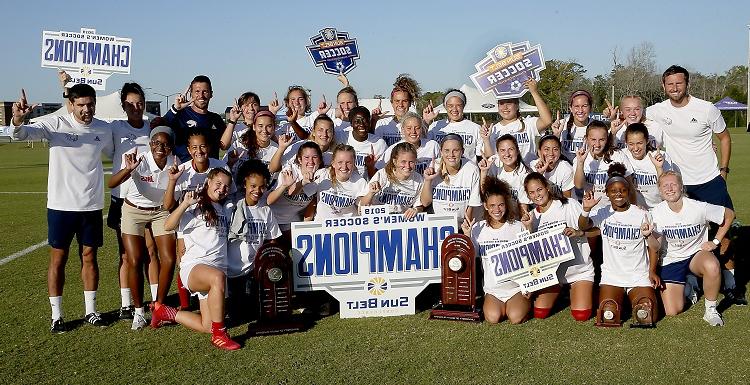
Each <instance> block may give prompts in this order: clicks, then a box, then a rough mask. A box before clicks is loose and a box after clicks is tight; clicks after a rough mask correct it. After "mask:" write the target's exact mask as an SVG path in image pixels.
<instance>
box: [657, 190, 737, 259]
mask: <svg viewBox="0 0 750 385" xmlns="http://www.w3.org/2000/svg"><path fill="white" fill-rule="evenodd" d="M651 216H652V218H653V219H652V220H653V223H654V231H655V232H656V234H657V236H663V237H664V238H662V239H664V240H666V251H665V252H664V253H663V257H662V265H667V264H670V263H674V262H679V261H683V260H685V259H688V258H690V257H691V256H693V254H695V253H697V252H698V251H700V249H701V245H702V244H703V243H704V242H707V241H708V222H713V223H716V224H721V223H722V222H724V207H722V206H717V205H714V204H711V203H706V202H701V201H697V200H694V199H690V198H688V197H682V209H681V210H680V211H679V212H674V211H672V209H670V208H669V205H668V203H667V202H666V201H664V202H661V203H659V204H658V205H656V207H654V208H653V209H651ZM662 243H665V242H664V241H662Z"/></svg>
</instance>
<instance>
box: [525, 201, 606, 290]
mask: <svg viewBox="0 0 750 385" xmlns="http://www.w3.org/2000/svg"><path fill="white" fill-rule="evenodd" d="M582 212H583V207H581V204H580V203H578V201H576V200H575V199H568V203H566V204H562V202H560V201H559V200H554V201H552V203H551V205H550V207H549V208H548V209H547V211H545V212H543V213H542V212H540V211H539V210H537V209H534V210H531V212H530V214H531V220H532V222H531V223H532V225H531V228H532V229H534V231H539V230H545V229H548V228H551V227H555V226H556V225H558V224H564V225H565V226H566V227H571V228H574V229H576V230H578V229H579V228H578V217H579V216H580V215H581V213H582ZM570 244H571V245H572V246H573V254H574V255H575V259H572V260H570V261H567V262H563V263H561V264H560V267H559V268H558V269H557V277H558V280H560V283H573V282H574V281H571V280H570V278H573V277H575V276H577V275H580V274H582V273H590V276H591V278H592V279H593V276H594V262H593V261H592V260H591V247H590V246H589V242H588V240H587V239H586V236H585V235H584V236H581V237H570Z"/></svg>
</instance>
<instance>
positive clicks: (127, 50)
mask: <svg viewBox="0 0 750 385" xmlns="http://www.w3.org/2000/svg"><path fill="white" fill-rule="evenodd" d="M131 48H132V41H131V40H130V39H129V38H126V37H117V36H109V35H99V34H97V33H96V30H95V29H91V28H81V31H80V32H67V31H43V32H42V67H44V68H57V69H61V70H64V71H66V72H67V73H68V75H70V76H71V78H72V80H71V81H70V83H68V84H67V85H66V86H68V87H70V86H72V85H74V84H88V85H90V86H92V87H94V89H97V90H104V89H105V87H106V83H107V78H109V76H110V75H112V74H113V73H118V74H129V73H130V65H131V52H132V50H131Z"/></svg>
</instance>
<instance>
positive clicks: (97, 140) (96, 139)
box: [94, 135, 102, 142]
mask: <svg viewBox="0 0 750 385" xmlns="http://www.w3.org/2000/svg"><path fill="white" fill-rule="evenodd" d="M94 141H95V142H101V141H102V140H101V139H99V136H98V135H97V136H96V137H94Z"/></svg>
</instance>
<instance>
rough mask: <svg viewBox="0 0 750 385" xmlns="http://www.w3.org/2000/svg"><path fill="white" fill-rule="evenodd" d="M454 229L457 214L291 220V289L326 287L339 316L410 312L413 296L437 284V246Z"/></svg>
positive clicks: (438, 260) (373, 315)
mask: <svg viewBox="0 0 750 385" xmlns="http://www.w3.org/2000/svg"><path fill="white" fill-rule="evenodd" d="M373 211H376V212H377V211H378V210H373ZM380 211H385V210H380ZM454 233H456V218H455V216H453V215H448V216H446V215H437V214H425V213H419V214H417V215H416V217H414V218H412V219H410V220H407V219H406V218H405V217H404V215H403V214H387V213H381V214H377V213H371V214H370V215H363V216H357V217H349V218H331V219H325V220H320V221H315V222H299V223H293V224H292V259H293V262H294V287H295V290H297V291H312V290H325V291H327V292H328V293H330V294H331V295H332V296H333V297H334V298H336V299H337V300H338V301H339V304H340V315H341V318H360V317H379V316H398V315H406V314H414V313H415V307H414V299H415V298H416V296H417V295H418V294H419V293H420V292H421V291H422V290H423V289H424V288H425V287H426V286H427V285H428V284H430V283H438V282H440V278H441V269H440V265H441V262H440V247H441V245H442V242H443V240H444V239H445V238H446V237H448V236H449V235H451V234H454Z"/></svg>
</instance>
